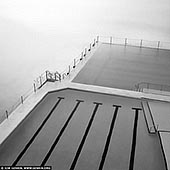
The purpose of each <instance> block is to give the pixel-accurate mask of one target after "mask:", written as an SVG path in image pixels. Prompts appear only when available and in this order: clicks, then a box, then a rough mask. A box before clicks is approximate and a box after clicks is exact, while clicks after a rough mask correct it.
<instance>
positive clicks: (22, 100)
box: [21, 96, 24, 104]
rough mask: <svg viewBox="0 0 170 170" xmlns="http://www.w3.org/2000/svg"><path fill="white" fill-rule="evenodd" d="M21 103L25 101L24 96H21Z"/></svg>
mask: <svg viewBox="0 0 170 170" xmlns="http://www.w3.org/2000/svg"><path fill="white" fill-rule="evenodd" d="M21 103H22V104H23V103H24V99H23V96H21Z"/></svg>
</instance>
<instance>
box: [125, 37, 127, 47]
mask: <svg viewBox="0 0 170 170" xmlns="http://www.w3.org/2000/svg"><path fill="white" fill-rule="evenodd" d="M126 45H127V38H125V46H126Z"/></svg>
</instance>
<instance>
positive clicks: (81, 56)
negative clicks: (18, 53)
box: [80, 52, 83, 61]
mask: <svg viewBox="0 0 170 170" xmlns="http://www.w3.org/2000/svg"><path fill="white" fill-rule="evenodd" d="M82 59H83V52H81V57H80V61H81V60H82Z"/></svg>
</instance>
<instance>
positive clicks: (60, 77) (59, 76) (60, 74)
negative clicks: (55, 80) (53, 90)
mask: <svg viewBox="0 0 170 170" xmlns="http://www.w3.org/2000/svg"><path fill="white" fill-rule="evenodd" d="M59 81H60V82H61V74H59Z"/></svg>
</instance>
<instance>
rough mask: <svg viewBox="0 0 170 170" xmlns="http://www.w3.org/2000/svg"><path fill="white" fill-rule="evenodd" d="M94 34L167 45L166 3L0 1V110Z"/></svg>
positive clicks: (169, 4) (169, 2)
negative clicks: (41, 74)
mask: <svg viewBox="0 0 170 170" xmlns="http://www.w3.org/2000/svg"><path fill="white" fill-rule="evenodd" d="M96 35H106V36H111V35H115V36H117V37H129V38H139V39H147V40H160V41H170V0H0V80H1V82H0V96H1V97H0V110H1V108H4V106H6V103H9V98H11V100H12V101H13V100H14V96H18V95H20V93H23V91H24V90H25V89H27V87H28V85H30V84H31V83H32V80H33V79H34V78H35V77H36V76H38V75H39V74H40V73H41V72H42V71H44V70H45V69H52V70H62V69H63V68H64V67H65V66H66V65H67V64H68V62H70V60H72V59H73V58H74V57H77V55H78V54H79V53H80V52H81V50H82V49H83V47H85V45H86V44H87V43H90V41H91V40H92V39H93V38H94V37H96ZM9 91H10V93H9ZM12 101H11V102H12Z"/></svg>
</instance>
